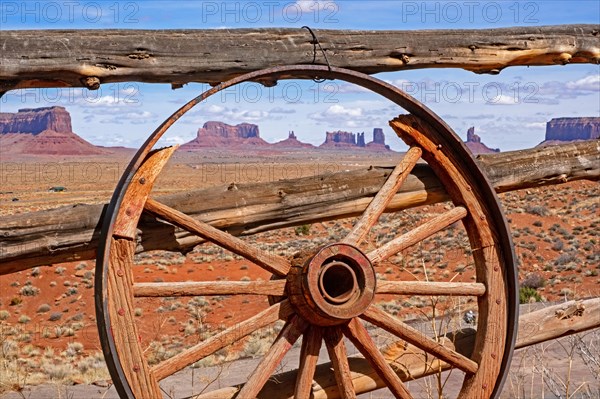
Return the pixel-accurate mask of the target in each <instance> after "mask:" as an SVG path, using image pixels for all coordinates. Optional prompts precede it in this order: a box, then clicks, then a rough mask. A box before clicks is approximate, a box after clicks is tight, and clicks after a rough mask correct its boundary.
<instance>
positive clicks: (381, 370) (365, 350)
mask: <svg viewBox="0 0 600 399" xmlns="http://www.w3.org/2000/svg"><path fill="white" fill-rule="evenodd" d="M344 333H345V334H346V336H347V337H348V338H349V339H350V341H352V343H353V344H354V346H356V348H357V349H358V350H359V351H360V353H362V354H363V356H364V357H365V359H367V361H368V362H369V364H371V367H373V369H374V370H375V371H376V372H377V374H378V375H379V377H381V379H382V380H383V381H384V382H385V383H386V385H387V387H388V388H389V390H390V391H391V392H392V393H393V394H394V396H395V397H396V398H399V399H412V395H411V394H410V392H408V390H407V389H406V387H405V386H404V384H403V383H402V380H400V377H399V376H398V374H396V373H395V372H394V370H393V369H392V367H391V366H390V365H389V364H388V362H387V361H386V360H385V358H384V357H383V355H382V354H381V352H379V349H378V348H377V346H376V345H375V343H374V342H373V340H372V339H371V337H370V336H369V333H368V332H367V329H366V328H365V326H363V324H362V323H361V322H360V320H358V319H357V318H354V319H352V320H350V323H348V325H346V326H345V327H344Z"/></svg>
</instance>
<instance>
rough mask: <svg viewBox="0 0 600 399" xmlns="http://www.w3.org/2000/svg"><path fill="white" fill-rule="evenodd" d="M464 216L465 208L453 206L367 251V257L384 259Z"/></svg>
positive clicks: (375, 259) (375, 261) (377, 259)
mask: <svg viewBox="0 0 600 399" xmlns="http://www.w3.org/2000/svg"><path fill="white" fill-rule="evenodd" d="M465 216H467V210H466V209H465V208H463V207H461V206H457V207H456V208H453V209H451V210H449V211H448V212H445V213H443V214H441V215H438V216H436V217H434V218H432V219H431V220H429V221H427V222H425V223H423V224H422V225H420V226H419V227H417V228H415V229H414V230H411V231H409V232H408V233H406V234H403V235H401V236H400V237H396V238H394V239H393V240H392V241H390V242H388V243H386V244H384V245H382V246H381V247H379V248H377V249H375V250H373V251H371V252H369V253H368V254H367V257H368V258H369V260H371V262H373V263H377V262H380V261H382V260H385V259H387V258H389V257H390V256H392V255H394V254H397V253H398V252H400V251H403V250H405V249H406V248H408V247H410V246H412V245H415V244H417V243H418V242H421V241H423V240H424V239H426V238H427V237H429V236H432V235H433V234H435V233H437V232H438V231H440V230H443V229H445V228H446V227H448V226H450V225H451V224H452V223H455V222H457V221H459V220H461V219H462V218H464V217H465Z"/></svg>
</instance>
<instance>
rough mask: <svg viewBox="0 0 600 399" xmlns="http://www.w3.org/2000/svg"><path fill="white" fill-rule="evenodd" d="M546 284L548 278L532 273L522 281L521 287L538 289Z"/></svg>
mask: <svg viewBox="0 0 600 399" xmlns="http://www.w3.org/2000/svg"><path fill="white" fill-rule="evenodd" d="M545 284H546V280H545V279H544V278H543V277H542V276H540V275H539V274H537V273H532V274H530V275H528V276H527V277H525V279H524V280H523V281H522V282H521V287H528V288H533V289H538V288H541V287H543V286H544V285H545Z"/></svg>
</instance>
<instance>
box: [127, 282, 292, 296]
mask: <svg viewBox="0 0 600 399" xmlns="http://www.w3.org/2000/svg"><path fill="white" fill-rule="evenodd" d="M285 283H286V280H271V281H249V282H246V281H188V282H174V283H135V284H133V295H134V296H136V297H165V296H202V295H273V296H282V295H283V294H284V293H285Z"/></svg>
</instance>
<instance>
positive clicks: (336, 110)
mask: <svg viewBox="0 0 600 399" xmlns="http://www.w3.org/2000/svg"><path fill="white" fill-rule="evenodd" d="M362 113H363V110H362V108H346V107H344V106H343V105H339V104H335V105H332V106H330V107H329V108H327V110H326V111H325V115H334V116H337V115H347V116H362Z"/></svg>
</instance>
